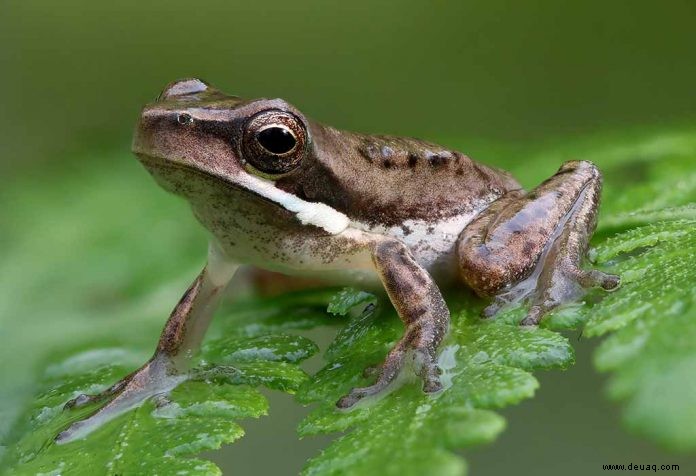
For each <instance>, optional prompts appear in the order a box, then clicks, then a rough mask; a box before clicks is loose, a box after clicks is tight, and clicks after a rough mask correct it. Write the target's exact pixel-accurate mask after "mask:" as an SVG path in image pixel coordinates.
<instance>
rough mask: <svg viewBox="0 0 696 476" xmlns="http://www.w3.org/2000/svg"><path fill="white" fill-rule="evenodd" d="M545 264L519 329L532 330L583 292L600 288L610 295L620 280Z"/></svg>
mask: <svg viewBox="0 0 696 476" xmlns="http://www.w3.org/2000/svg"><path fill="white" fill-rule="evenodd" d="M560 261H561V262H552V263H545V268H547V267H551V269H548V270H547V269H543V270H542V272H541V276H539V278H538V281H537V283H536V288H535V289H534V291H533V292H532V293H531V296H530V298H529V302H530V303H531V305H530V307H529V310H528V311H527V315H526V316H525V318H524V319H522V321H520V325H521V326H536V325H538V324H539V322H541V319H542V318H543V317H544V316H545V315H546V314H547V313H548V312H549V311H551V310H553V309H554V308H556V307H558V306H560V305H562V304H564V303H567V302H570V301H573V300H575V299H577V298H578V297H579V296H581V295H582V294H583V289H587V288H592V287H601V288H602V289H604V290H606V291H613V290H615V289H617V288H618V287H619V284H620V283H621V278H620V277H619V276H617V275H615V274H607V273H603V272H602V271H599V270H595V269H592V270H583V269H580V268H579V267H578V266H576V265H575V264H572V263H570V264H569V263H567V260H560Z"/></svg>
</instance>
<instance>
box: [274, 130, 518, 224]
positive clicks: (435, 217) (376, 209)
mask: <svg viewBox="0 0 696 476" xmlns="http://www.w3.org/2000/svg"><path fill="white" fill-rule="evenodd" d="M311 126H312V127H311V134H312V141H313V152H312V154H310V155H311V157H309V158H308V159H309V160H306V161H305V162H304V163H303V165H302V166H301V167H300V169H299V170H297V171H296V172H294V173H292V174H291V175H290V176H288V177H285V178H283V179H281V180H279V181H278V182H277V185H278V186H279V187H281V188H284V189H286V190H287V191H290V192H292V193H294V194H296V195H298V196H301V197H302V198H305V199H307V200H309V201H315V202H322V203H326V204H327V205H329V206H331V207H333V208H335V209H336V210H339V211H341V212H343V213H345V214H346V215H347V216H348V217H350V218H351V219H352V220H354V221H356V222H361V223H365V224H367V225H369V226H370V227H377V226H380V227H394V226H401V225H403V224H404V223H406V222H409V221H411V222H412V221H420V222H430V223H435V222H440V221H443V220H447V219H450V218H453V217H457V216H466V215H471V214H475V213H476V212H477V211H479V210H482V209H483V208H485V207H486V206H487V205H488V204H489V203H491V202H492V201H494V200H495V199H497V198H498V197H500V196H501V195H503V194H504V193H505V192H507V191H509V190H512V189H518V188H520V185H519V184H518V183H517V182H516V181H515V180H514V179H513V178H512V177H511V176H510V175H509V174H507V173H506V172H504V171H501V170H498V169H494V168H491V167H487V166H484V165H481V164H478V163H476V162H474V161H472V160H471V159H470V158H469V157H467V156H466V155H464V154H462V153H460V152H457V151H453V150H448V149H446V148H444V147H442V146H438V145H436V144H432V143H429V142H425V141H422V140H419V139H413V138H404V137H392V136H380V135H376V136H373V135H363V134H357V133H352V132H345V131H339V130H336V129H333V128H331V127H327V126H322V125H319V124H316V123H314V124H311Z"/></svg>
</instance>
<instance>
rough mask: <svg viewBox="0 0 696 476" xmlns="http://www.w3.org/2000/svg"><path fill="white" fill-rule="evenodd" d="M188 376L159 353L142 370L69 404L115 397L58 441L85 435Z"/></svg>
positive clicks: (67, 404) (76, 404) (63, 441)
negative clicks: (103, 389) (175, 369)
mask: <svg viewBox="0 0 696 476" xmlns="http://www.w3.org/2000/svg"><path fill="white" fill-rule="evenodd" d="M186 379H187V376H186V375H184V374H180V373H176V372H174V371H173V366H172V364H171V361H170V360H169V358H168V357H166V356H164V355H163V354H159V355H156V356H155V357H153V358H152V359H151V360H150V361H149V362H147V363H146V364H145V365H143V366H142V367H141V368H140V369H138V370H136V371H135V372H133V373H131V374H129V375H128V376H126V377H124V378H123V379H122V380H121V381H119V382H118V383H116V384H115V385H112V386H111V387H109V388H108V389H106V390H105V391H104V392H102V393H100V394H97V395H80V396H78V397H77V398H74V399H72V400H70V401H69V402H67V403H66V404H65V408H66V409H68V408H73V407H80V406H84V405H86V404H89V403H94V402H99V401H102V400H105V399H108V398H111V400H110V401H109V402H108V403H107V404H106V405H104V406H103V407H101V408H99V409H98V410H97V411H96V412H94V413H92V414H91V415H89V416H88V417H86V418H84V419H82V420H79V421H76V422H74V423H72V424H71V425H70V426H69V427H68V428H66V429H65V430H64V431H62V432H61V433H59V434H58V435H57V436H56V438H55V440H56V442H57V443H68V442H70V441H73V440H76V439H79V438H82V437H84V436H86V435H87V434H88V433H90V432H91V431H93V430H95V429H96V428H98V427H99V426H101V425H103V424H104V423H106V422H108V421H110V420H112V419H114V418H116V417H117V416H119V415H121V414H123V413H125V412H127V411H128V410H130V409H132V408H134V407H136V406H138V405H140V404H141V403H142V402H143V401H144V400H146V399H147V398H150V397H153V396H158V395H164V394H166V393H168V392H169V391H171V390H172V389H173V388H174V387H176V386H177V385H178V384H179V383H181V382H183V381H184V380H186Z"/></svg>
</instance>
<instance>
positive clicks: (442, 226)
mask: <svg viewBox="0 0 696 476" xmlns="http://www.w3.org/2000/svg"><path fill="white" fill-rule="evenodd" d="M497 197H498V195H495V194H491V195H490V196H487V197H485V198H483V199H480V200H477V201H476V203H474V204H473V206H472V207H471V211H468V212H465V213H462V214H459V215H455V216H453V217H450V218H445V219H442V220H438V221H434V222H433V221H427V220H406V221H404V222H403V223H402V224H400V225H394V226H389V227H388V226H384V225H374V226H372V225H368V224H366V223H363V222H358V221H353V222H351V224H350V225H351V227H354V228H357V229H360V230H364V231H368V232H371V233H376V234H380V235H385V236H392V237H394V238H396V239H398V240H399V241H401V242H402V243H404V244H405V245H406V246H408V247H409V249H410V250H411V254H412V255H413V257H414V258H415V260H416V261H417V262H418V263H419V264H420V265H421V266H423V267H424V268H426V269H427V270H428V271H430V272H431V273H434V274H438V275H440V274H444V275H446V276H447V275H451V274H452V272H456V269H457V263H456V259H455V257H454V253H455V245H456V242H457V239H458V238H459V234H460V233H461V232H462V230H463V229H464V228H465V227H466V226H467V225H468V224H469V223H471V221H472V220H473V219H474V218H476V216H477V215H478V214H479V213H480V212H481V211H482V210H484V209H485V208H486V207H487V206H488V205H489V204H490V203H491V202H493V201H494V200H495V199H496V198H497Z"/></svg>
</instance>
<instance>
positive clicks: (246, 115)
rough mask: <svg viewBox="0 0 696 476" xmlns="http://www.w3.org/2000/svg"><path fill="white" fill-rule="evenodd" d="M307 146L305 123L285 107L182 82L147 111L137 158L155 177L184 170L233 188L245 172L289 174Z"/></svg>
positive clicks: (142, 117)
mask: <svg viewBox="0 0 696 476" xmlns="http://www.w3.org/2000/svg"><path fill="white" fill-rule="evenodd" d="M309 142H310V141H309V133H308V126H307V123H306V120H305V119H304V117H303V116H302V115H301V113H299V111H297V110H296V109H295V108H294V107H292V106H291V105H289V104H288V103H286V102H285V101H283V100H280V99H258V100H254V101H246V100H243V99H241V98H239V97H237V96H228V95H225V94H223V93H221V92H220V91H218V90H216V89H214V88H212V87H210V86H209V85H208V84H206V83H205V82H203V81H201V80H199V79H184V80H180V81H176V82H174V83H171V84H169V85H168V86H167V87H166V88H165V89H164V91H162V93H161V94H160V96H159V97H158V98H157V100H156V101H155V102H153V103H151V104H148V105H147V106H145V108H144V109H143V111H142V113H141V115H140V120H139V121H138V124H137V126H136V130H135V135H134V139H133V152H135V154H136V155H137V156H138V157H139V158H140V159H141V160H142V161H143V163H144V164H145V165H146V166H147V167H148V168H149V169H150V171H152V172H154V173H157V171H158V170H159V169H160V168H162V167H165V168H166V167H180V168H184V169H190V170H192V171H198V172H201V173H212V174H214V175H216V176H219V177H221V178H224V179H226V180H229V181H231V182H235V181H236V179H237V178H239V176H240V174H243V173H244V172H246V173H249V174H253V175H257V176H263V177H267V178H271V179H273V178H275V177H278V176H281V175H284V174H287V173H288V172H291V171H292V170H294V169H295V168H297V167H298V166H299V164H300V163H301V162H302V159H303V158H304V156H305V154H306V153H307V151H308V145H309ZM244 175H246V174H244Z"/></svg>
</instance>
